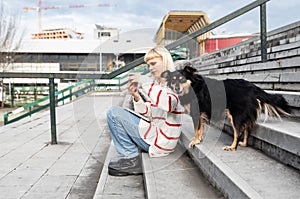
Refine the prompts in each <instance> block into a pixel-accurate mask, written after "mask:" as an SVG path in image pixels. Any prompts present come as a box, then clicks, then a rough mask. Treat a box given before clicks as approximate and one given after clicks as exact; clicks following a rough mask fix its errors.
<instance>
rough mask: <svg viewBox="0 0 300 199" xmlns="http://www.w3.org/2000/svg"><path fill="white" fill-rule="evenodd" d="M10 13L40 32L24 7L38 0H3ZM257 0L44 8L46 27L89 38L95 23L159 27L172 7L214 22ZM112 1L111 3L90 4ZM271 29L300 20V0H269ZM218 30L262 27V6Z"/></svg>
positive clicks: (56, 0)
mask: <svg viewBox="0 0 300 199" xmlns="http://www.w3.org/2000/svg"><path fill="white" fill-rule="evenodd" d="M1 1H3V6H4V8H5V11H6V13H7V15H13V16H16V17H17V18H18V24H19V27H20V28H22V29H23V30H24V31H25V38H26V39H30V37H31V34H32V33H36V32H38V12H37V11H36V10H29V11H28V12H24V11H23V7H25V6H26V7H37V5H38V0H22V1H20V0H0V2H1ZM253 1H254V0H84V1H83V0H43V1H42V6H58V5H61V6H69V5H82V4H83V5H86V7H84V8H60V9H48V10H42V28H43V29H50V28H72V29H75V30H76V31H79V32H83V33H84V34H85V39H93V34H94V33H93V32H94V29H95V24H99V25H104V26H106V27H112V28H118V29H120V31H121V34H122V32H128V31H133V30H138V29H143V28H151V29H153V30H157V29H158V28H159V26H160V24H161V22H162V20H163V18H164V16H165V15H166V14H167V13H168V12H169V11H172V10H178V11H180V10H184V11H203V12H205V13H206V15H207V16H208V18H209V19H210V21H211V22H214V21H216V20H218V19H220V18H222V17H224V16H225V15H227V14H230V13H232V12H234V11H235V10H237V9H239V8H242V7H243V6H245V5H247V4H249V3H252V2H253ZM103 3H106V4H109V5H110V6H109V7H98V6H88V5H96V4H103ZM266 7H267V31H271V30H274V29H276V28H280V27H282V26H285V25H288V24H290V23H293V22H296V21H299V20H300V12H299V10H300V1H299V0H270V1H269V2H267V6H266ZM213 31H214V33H215V34H226V35H228V34H249V33H250V34H252V33H257V32H259V31H260V28H259V7H258V8H256V9H254V10H252V11H250V12H248V13H247V14H245V15H243V16H242V17H239V18H236V19H234V20H233V21H231V22H229V23H227V24H224V25H222V26H220V27H218V28H216V29H215V30H213Z"/></svg>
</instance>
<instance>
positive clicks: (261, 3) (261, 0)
mask: <svg viewBox="0 0 300 199" xmlns="http://www.w3.org/2000/svg"><path fill="white" fill-rule="evenodd" d="M268 1H269V0H256V1H254V2H252V3H250V4H248V5H246V6H244V7H242V8H240V9H239V10H237V11H235V12H232V13H231V14H228V15H226V16H225V17H222V18H221V19H219V20H217V21H215V22H213V23H211V24H209V25H206V26H205V27H203V28H201V29H200V30H197V31H195V32H193V33H191V34H189V35H186V36H183V37H181V38H180V39H178V40H176V41H175V42H173V43H171V44H169V45H167V46H166V48H167V49H168V50H174V49H176V48H178V47H180V45H182V44H184V43H186V42H188V41H190V40H192V39H195V38H197V37H198V36H200V35H202V34H205V33H207V32H209V31H211V30H213V29H214V28H216V27H218V26H220V25H222V24H224V23H227V22H229V21H231V20H233V19H235V18H237V17H239V16H241V15H243V14H245V13H247V12H249V11H250V10H253V9H254V8H257V7H260V35H261V37H260V38H261V61H262V62H265V61H267V33H266V2H268ZM143 63H144V60H143V57H141V58H139V59H136V60H134V61H133V62H131V63H129V64H127V65H126V66H124V67H122V68H119V69H118V70H115V71H113V72H111V73H108V74H103V73H95V72H94V73H78V72H76V73H66V72H65V73H11V72H9V73H8V72H3V73H0V78H47V79H49V96H50V120H51V136H52V137H51V139H52V140H51V143H52V144H56V143H57V141H56V124H55V123H56V121H55V104H56V102H55V87H54V86H55V84H54V79H55V78H57V79H108V80H110V79H112V78H115V77H117V76H118V75H120V74H123V73H126V72H128V71H129V70H131V69H133V68H135V67H136V66H139V65H141V64H143Z"/></svg>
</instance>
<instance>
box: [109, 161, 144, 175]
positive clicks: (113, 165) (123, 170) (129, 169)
mask: <svg viewBox="0 0 300 199" xmlns="http://www.w3.org/2000/svg"><path fill="white" fill-rule="evenodd" d="M142 173H143V171H142V165H141V159H140V157H139V156H137V157H133V158H128V159H119V160H118V161H115V162H110V163H109V165H108V174H109V175H112V176H128V175H141V174H142Z"/></svg>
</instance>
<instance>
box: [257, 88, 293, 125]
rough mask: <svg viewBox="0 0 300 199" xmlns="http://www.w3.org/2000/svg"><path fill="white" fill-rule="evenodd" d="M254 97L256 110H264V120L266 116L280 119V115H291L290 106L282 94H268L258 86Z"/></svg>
mask: <svg viewBox="0 0 300 199" xmlns="http://www.w3.org/2000/svg"><path fill="white" fill-rule="evenodd" d="M256 97H257V101H258V105H259V110H258V112H259V113H260V112H261V111H264V113H265V121H266V120H267V119H268V117H278V118H279V119H281V116H284V117H289V116H291V108H290V106H289V105H288V103H287V101H286V100H285V99H284V97H283V96H282V95H280V94H269V93H267V92H265V91H264V90H262V89H260V88H258V89H257V96H256Z"/></svg>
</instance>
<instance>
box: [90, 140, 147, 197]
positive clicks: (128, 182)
mask: <svg viewBox="0 0 300 199" xmlns="http://www.w3.org/2000/svg"><path fill="white" fill-rule="evenodd" d="M115 153H116V151H115V148H114V144H113V142H111V145H110V147H109V150H108V153H107V156H106V160H105V163H104V166H103V169H102V172H101V176H100V179H99V182H98V186H97V189H96V192H95V195H94V199H103V198H105V199H106V198H141V199H142V198H145V192H144V186H143V176H142V175H140V176H125V177H115V176H110V175H108V167H107V166H108V163H109V162H110V160H111V159H112V158H114V157H115Z"/></svg>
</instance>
